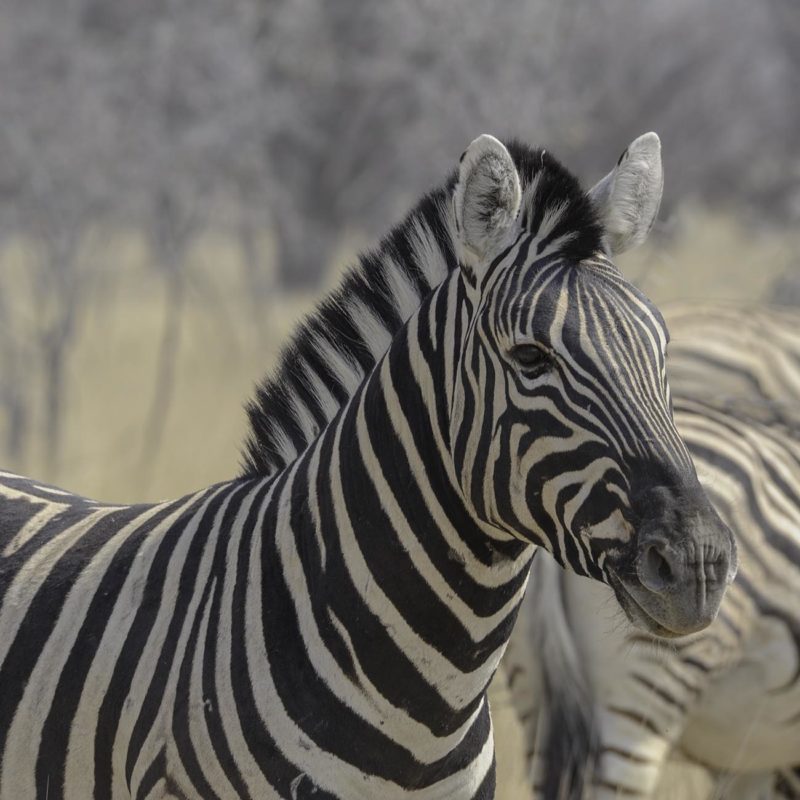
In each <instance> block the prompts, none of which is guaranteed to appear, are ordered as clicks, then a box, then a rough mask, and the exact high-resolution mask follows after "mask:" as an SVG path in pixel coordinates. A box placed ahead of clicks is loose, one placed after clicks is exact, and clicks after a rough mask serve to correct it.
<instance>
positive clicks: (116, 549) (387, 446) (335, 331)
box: [0, 135, 735, 800]
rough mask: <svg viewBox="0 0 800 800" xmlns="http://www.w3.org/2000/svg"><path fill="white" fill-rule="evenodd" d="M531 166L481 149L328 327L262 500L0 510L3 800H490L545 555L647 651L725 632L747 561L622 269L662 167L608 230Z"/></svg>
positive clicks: (339, 306) (653, 313) (278, 400)
mask: <svg viewBox="0 0 800 800" xmlns="http://www.w3.org/2000/svg"><path fill="white" fill-rule="evenodd" d="M512 149H513V150H514V159H513V160H512V157H511V155H510V154H509V152H508V150H506V148H505V147H504V146H503V145H501V144H500V143H499V142H497V140H495V139H492V138H491V137H481V138H479V139H478V140H476V141H475V142H474V143H473V144H472V145H471V146H470V148H469V149H468V150H467V152H466V153H465V154H464V156H463V157H462V161H461V164H460V167H459V175H458V179H457V180H456V181H452V180H451V181H450V182H449V183H448V184H447V186H446V187H445V188H444V189H442V190H440V191H438V192H435V193H433V194H432V195H431V196H429V197H428V198H426V199H425V200H424V201H423V202H422V204H421V205H420V206H419V207H418V209H417V210H416V211H415V212H413V213H412V215H411V217H410V218H409V220H408V221H407V222H406V223H405V224H404V225H403V226H402V227H401V228H400V229H398V230H397V231H395V232H394V233H393V234H391V235H390V236H389V237H387V239H386V240H384V242H383V243H382V246H381V249H380V250H379V251H378V252H377V253H375V254H372V255H368V256H367V257H365V259H364V260H363V261H362V264H361V265H360V266H359V267H358V268H356V270H355V271H354V272H352V273H351V275H350V276H349V277H348V278H346V279H345V281H344V284H343V288H342V289H341V290H339V291H338V292H337V293H334V295H333V296H332V298H331V299H329V301H328V302H327V303H326V304H323V307H322V309H321V310H320V311H319V312H318V313H317V314H316V315H315V316H313V317H312V318H311V319H310V320H309V321H308V323H307V324H306V325H305V327H304V328H303V329H302V331H301V333H300V334H299V335H298V336H297V337H296V339H295V341H294V343H293V344H292V345H291V346H290V348H289V349H288V350H287V354H286V357H285V360H284V366H283V368H282V370H281V371H280V372H279V374H278V375H277V376H276V378H274V379H273V380H272V381H269V382H267V383H266V384H265V385H264V386H263V387H262V389H261V391H260V393H259V398H258V402H257V403H256V404H254V405H253V407H251V418H252V420H253V437H252V439H251V442H250V447H249V458H248V474H247V475H246V476H245V477H242V478H240V479H238V480H235V481H232V482H229V483H225V484H221V485H219V486H216V487H212V488H210V489H207V490H204V491H201V492H199V493H197V494H196V495H192V496H190V497H187V498H184V499H182V500H179V501H175V502H173V503H166V504H161V505H155V506H142V507H111V506H99V505H97V504H95V503H92V502H91V501H87V500H84V499H82V498H77V497H74V496H71V495H68V494H66V493H63V492H61V491H59V490H56V489H51V488H42V487H38V486H37V485H35V484H34V483H32V482H30V481H26V480H25V479H20V478H17V477H14V476H5V477H4V478H3V479H2V481H0V497H2V513H1V515H0V520H2V528H1V529H0V536H2V540H3V550H2V561H0V570H2V571H1V572H0V576H1V577H2V581H0V591H2V593H3V595H2V604H1V605H0V632H2V644H0V646H1V647H2V648H3V651H2V656H3V657H2V659H0V713H2V714H3V715H4V722H5V725H3V726H2V733H0V736H2V762H0V797H2V798H3V800H11V798H13V800H18V798H26V797H36V796H38V797H47V798H49V799H53V798H59V797H64V798H68V799H69V800H78V798H81V800H85V798H88V797H97V798H103V799H105V798H129V797H137V798H156V797H166V796H174V797H181V798H184V797H185V798H203V800H208V799H209V798H213V797H220V798H229V797H258V798H272V797H281V798H291V799H292V800H298V799H299V798H304V797H311V796H313V797H314V798H315V800H324V799H325V798H340V800H359V798H362V799H363V800H367V798H375V797H381V798H387V799H388V800H394V799H395V798H397V800H400V798H416V800H427V799H428V798H429V799H430V800H439V799H440V798H441V800H444V798H458V800H461V799H462V798H463V800H468V799H469V798H474V799H475V800H488V798H491V797H492V796H493V793H494V750H493V742H492V731H491V721H490V717H489V709H488V705H487V702H486V687H487V685H488V683H489V681H490V679H491V677H492V674H493V673H494V671H495V668H496V666H497V664H498V663H499V660H500V658H501V656H502V654H503V651H504V649H505V645H506V642H507V640H508V637H509V636H510V632H511V628H512V626H513V623H514V621H515V618H516V614H517V610H518V606H519V603H520V600H521V598H522V595H523V592H524V589H525V583H526V581H527V575H528V565H529V562H530V559H531V557H532V553H533V550H534V544H539V545H543V546H545V547H546V548H547V549H549V550H550V551H551V552H553V553H554V555H555V556H556V557H557V558H558V559H559V560H560V561H561V563H563V564H564V565H565V566H568V567H569V568H571V569H575V570H579V571H580V572H582V573H584V574H590V575H592V576H593V577H594V578H595V579H602V580H609V581H613V583H614V586H615V590H616V591H617V592H619V593H621V595H623V596H624V597H625V598H628V599H627V600H626V602H628V603H629V604H631V603H633V601H632V600H630V598H631V597H633V596H634V595H635V596H636V597H637V598H638V603H639V604H638V605H636V604H635V603H634V604H633V605H629V608H630V613H631V614H632V615H634V616H635V618H636V619H637V620H638V621H639V623H640V624H641V625H642V626H643V627H644V628H645V629H649V630H654V631H657V632H659V633H663V634H665V635H675V634H676V633H680V632H685V631H687V630H696V629H699V628H701V627H703V626H704V625H706V624H708V622H709V621H710V620H711V619H712V618H713V616H714V614H715V613H716V609H717V607H718V605H719V602H720V600H721V597H722V593H723V591H724V589H725V587H726V585H727V583H728V582H729V581H730V576H731V574H732V571H733V569H734V568H735V548H734V546H733V542H732V539H731V536H730V531H729V530H728V529H727V528H726V527H725V526H724V525H723V524H722V523H721V521H720V520H719V518H718V517H717V515H716V513H715V512H714V511H713V509H712V507H711V506H710V504H709V503H708V500H707V499H706V497H705V495H704V494H703V493H702V490H701V489H700V486H699V484H698V482H697V478H696V475H695V473H694V470H693V468H692V465H691V461H690V459H689V457H688V454H687V453H686V450H685V447H684V445H683V443H682V441H681V440H680V437H679V436H678V434H677V432H676V430H675V428H674V425H673V423H672V420H671V417H670V413H669V406H668V394H669V390H668V388H667V386H666V381H665V376H664V349H665V346H666V332H665V330H664V326H663V321H662V319H661V317H660V315H659V314H658V312H657V310H656V309H654V308H653V306H652V305H651V304H650V303H649V302H648V301H647V299H646V298H645V297H644V296H643V295H642V294H641V293H639V292H638V291H637V290H635V289H634V288H633V287H632V286H631V285H630V284H628V283H627V282H626V281H625V280H624V279H623V278H622V276H621V275H620V274H619V273H618V272H617V271H616V269H615V268H614V267H613V265H612V264H611V263H610V262H609V261H608V260H607V259H606V258H605V257H604V255H603V252H602V251H603V249H604V247H606V244H605V242H606V239H607V240H608V241H610V242H612V243H613V245H611V246H609V247H610V249H612V250H618V249H620V248H622V247H624V246H628V245H630V244H632V243H636V242H637V241H641V239H643V238H644V236H645V235H646V234H647V232H648V230H649V228H650V226H651V224H652V219H653V217H654V215H655V212H656V210H657V206H658V199H659V198H660V192H661V167H660V157H659V150H658V141H657V138H656V137H654V136H653V135H650V136H645V137H641V139H640V140H637V142H634V144H633V145H632V146H631V148H630V149H629V151H626V153H625V154H623V157H622V158H621V159H620V162H619V163H618V166H617V167H616V168H615V169H614V170H613V171H612V173H610V175H609V177H608V178H607V179H605V180H604V181H603V182H601V184H600V186H599V189H597V190H596V192H595V195H594V198H595V199H594V201H592V200H590V199H589V198H587V196H586V195H585V194H584V193H583V192H582V191H581V190H580V188H579V187H578V185H577V182H576V181H575V180H574V179H573V178H572V177H571V176H570V175H569V173H567V172H566V170H564V169H563V167H561V166H560V165H559V164H558V163H557V162H555V161H554V160H553V159H552V158H550V157H549V156H547V155H546V154H545V153H544V152H543V151H533V150H530V149H528V148H524V147H523V146H520V145H517V146H514V147H513V148H512ZM631 181H633V182H634V183H635V185H636V188H637V192H636V193H633V194H632V193H630V182H631ZM451 204H452V205H451ZM597 209H600V213H598V211H597ZM623 211H624V213H622V212H623ZM603 221H605V227H604V225H603ZM415 303H416V305H415ZM332 321H333V322H334V323H335V324H333V325H331V324H329V323H331V322H332ZM545 348H547V349H546V350H545ZM609 387H613V391H610V389H609ZM587 400H588V401H589V406H588V408H587ZM273 411H274V416H271V414H272V412H273ZM653 492H657V493H659V496H660V497H664V498H666V500H665V506H664V508H663V509H661V510H660V511H658V512H655V513H654V512H652V511H651V510H650V509H649V508H648V509H645V510H644V511H643V510H642V509H643V505H646V504H645V503H644V500H643V498H646V497H648V496H650V494H651V493H653ZM666 514H673V515H675V514H677V515H679V516H681V520H682V521H681V522H680V523H679V524H677V525H676V526H675V530H674V531H673V530H670V531H669V533H670V536H669V537H668V538H667V539H665V540H662V539H658V540H657V541H656V540H655V539H654V537H655V533H654V532H658V531H661V530H662V529H663V522H664V518H663V515H666ZM634 523H635V524H634ZM643 552H646V553H647V554H648V557H649V558H650V560H653V559H655V562H656V564H659V563H661V562H660V561H659V559H661V560H662V561H664V562H666V561H668V560H669V559H672V561H671V562H670V563H672V564H673V566H674V569H675V574H674V576H673V577H674V580H673V581H671V582H670V584H669V586H665V585H662V584H661V583H659V582H658V580H659V579H658V575H657V572H656V569H655V567H653V569H652V570H650V571H649V572H648V571H647V570H643V569H638V568H637V570H634V571H630V570H629V565H631V564H634V563H636V559H637V554H640V553H643ZM690 556H691V557H692V558H693V559H694V560H693V561H692V563H691V567H690V568H685V567H684V566H683V564H684V562H686V561H687V559H688V558H689V557H690ZM654 585H655V587H656V588H655V589H654V588H652V587H653V586H654Z"/></svg>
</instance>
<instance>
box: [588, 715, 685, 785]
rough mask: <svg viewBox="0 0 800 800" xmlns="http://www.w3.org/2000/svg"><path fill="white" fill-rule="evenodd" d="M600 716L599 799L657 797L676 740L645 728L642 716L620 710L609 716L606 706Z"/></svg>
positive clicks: (596, 779) (597, 776) (596, 778)
mask: <svg viewBox="0 0 800 800" xmlns="http://www.w3.org/2000/svg"><path fill="white" fill-rule="evenodd" d="M614 711H615V712H616V711H617V710H616V709H615V710H614ZM599 720H600V731H601V732H600V746H599V751H598V760H597V773H596V777H595V798H596V800H618V798H621V797H628V798H653V797H655V792H656V788H657V786H658V785H659V782H660V781H661V778H662V774H663V771H664V767H665V765H666V763H667V760H668V758H669V754H670V751H671V749H672V746H673V742H672V741H671V740H670V739H669V738H667V737H665V736H660V735H658V734H657V733H654V732H650V731H644V730H643V729H642V727H641V725H640V724H639V722H638V720H635V719H632V718H628V717H627V716H625V717H622V716H620V715H619V714H618V713H614V714H613V715H612V716H609V715H608V713H607V710H606V709H603V710H602V711H601V712H600V714H599Z"/></svg>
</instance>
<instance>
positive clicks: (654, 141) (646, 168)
mask: <svg viewBox="0 0 800 800" xmlns="http://www.w3.org/2000/svg"><path fill="white" fill-rule="evenodd" d="M663 191H664V170H663V169H662V166H661V140H660V139H659V138H658V136H657V135H656V134H655V133H645V134H643V135H642V136H640V137H639V138H638V139H634V140H633V141H632V142H631V143H630V145H628V148H627V150H625V152H624V153H623V154H622V155H621V156H620V159H619V161H618V162H617V166H616V167H614V169H612V170H611V172H609V173H608V175H606V176H605V178H603V179H602V180H601V181H599V182H598V183H597V184H595V186H594V187H593V188H592V189H591V190H590V191H589V196H590V197H591V198H592V200H593V201H594V202H595V204H596V206H597V208H598V210H599V211H600V217H601V220H602V222H603V225H604V226H605V230H606V241H607V244H608V250H609V252H610V254H611V255H616V254H617V253H622V252H624V251H625V250H629V249H630V248H632V247H636V246H637V245H640V244H641V243H642V242H643V241H644V240H645V239H646V238H647V234H648V233H650V229H651V228H652V227H653V223H654V222H655V220H656V216H657V214H658V207H659V206H660V205H661V194H662V192H663Z"/></svg>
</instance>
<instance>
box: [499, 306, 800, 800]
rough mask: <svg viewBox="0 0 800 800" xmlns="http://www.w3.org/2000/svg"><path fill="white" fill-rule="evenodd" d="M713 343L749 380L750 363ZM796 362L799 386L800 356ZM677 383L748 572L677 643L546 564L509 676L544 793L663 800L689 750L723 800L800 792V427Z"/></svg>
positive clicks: (691, 439)
mask: <svg viewBox="0 0 800 800" xmlns="http://www.w3.org/2000/svg"><path fill="white" fill-rule="evenodd" d="M705 310H706V312H708V311H709V309H705ZM684 311H685V309H684V310H683V311H682V312H681V313H683V312H684ZM725 313H727V311H726V312H725ZM692 315H693V318H694V319H695V320H701V319H703V315H702V314H701V313H699V312H698V313H697V315H696V316H694V312H692ZM676 316H679V315H672V319H673V322H674V321H675V320H676ZM712 316H713V314H712ZM783 324H785V325H786V330H785V331H784V333H789V332H790V331H791V330H792V329H794V328H795V324H796V317H795V319H794V322H792V320H791V319H790V318H788V317H787V318H786V319H785V320H781V321H776V320H774V319H773V320H772V323H771V325H772V328H773V332H780V331H779V330H778V329H779V328H780V326H781V325H783ZM678 327H679V326H678ZM692 327H694V326H692ZM723 330H724V326H723ZM686 332H687V331H686V330H683V331H682V333H683V334H686ZM676 338H677V336H676ZM704 341H705V342H706V343H708V340H707V339H706V340H704ZM774 341H775V342H777V341H779V339H776V340H774ZM716 345H717V347H714V346H711V347H709V349H708V352H709V353H716V355H717V356H719V355H720V354H721V353H723V352H727V354H728V356H729V357H730V362H729V363H731V364H732V363H734V362H735V361H736V360H737V359H738V363H739V367H740V369H739V370H738V371H737V375H738V376H739V377H741V375H743V374H744V369H745V365H746V364H747V363H748V362H749V359H750V354H748V353H747V352H746V351H744V350H743V349H742V347H741V346H740V347H739V348H738V349H737V348H731V349H730V350H728V351H725V349H724V348H723V347H721V346H719V345H720V343H719V342H717V343H716ZM696 347H697V349H696V350H695V353H699V352H700V346H699V345H697V346H696ZM693 357H694V355H693V354H690V355H689V359H690V360H691V359H692V358H693ZM784 364H785V365H786V364H788V365H789V367H790V369H786V368H784V373H785V374H784V376H783V377H784V378H785V379H786V380H787V381H791V380H793V376H792V375H791V374H789V373H790V372H791V370H792V369H796V367H797V366H800V362H797V365H793V364H792V362H791V361H786V362H784ZM682 366H683V367H689V366H690V364H687V363H682ZM676 372H680V370H676ZM689 372H691V370H689ZM672 373H673V370H672V368H670V374H671V375H672ZM679 385H680V384H679V383H678V384H677V385H676V386H675V387H674V392H675V395H674V396H673V403H674V410H675V421H676V424H677V426H678V429H679V430H680V431H681V434H682V435H683V437H684V439H685V441H686V443H687V445H688V447H689V451H690V453H691V454H692V456H693V458H694V459H695V462H696V463H697V465H698V472H699V474H700V475H701V480H702V482H703V484H704V485H705V487H706V490H707V491H708V493H709V495H710V496H711V498H712V500H713V502H714V503H715V505H716V507H717V508H718V510H720V511H721V512H722V516H723V518H724V519H726V520H728V522H729V524H730V525H731V527H732V528H733V530H734V531H735V533H736V536H737V540H738V544H739V548H740V552H741V553H742V557H741V562H740V570H739V573H738V575H737V578H736V581H735V582H734V584H733V585H732V587H731V589H730V590H729V592H728V594H727V595H726V597H725V601H724V603H723V605H722V607H721V609H720V613H719V616H718V617H717V619H716V620H715V622H714V623H713V624H712V625H711V626H710V627H709V628H708V629H706V630H705V631H703V632H702V633H699V634H697V635H695V636H690V637H686V638H685V639H683V640H677V641H676V643H675V645H674V646H673V647H668V648H667V647H664V646H663V645H661V646H659V645H658V643H657V642H656V641H655V640H654V639H653V638H652V637H651V636H649V635H648V634H647V633H644V632H641V631H635V630H632V629H630V628H629V627H626V626H624V625H620V624H619V619H618V615H616V614H615V613H614V601H613V598H611V597H609V596H608V594H607V593H605V592H603V591H602V587H599V590H595V588H594V587H593V586H587V585H586V582H585V581H582V580H581V579H580V578H574V577H572V576H569V575H566V574H563V573H562V571H561V570H560V568H559V567H558V566H557V565H556V564H555V562H553V561H552V559H548V558H537V559H536V560H535V562H534V565H533V567H532V572H531V588H532V591H531V594H530V597H529V598H528V600H527V602H526V604H525V605H524V606H523V610H522V612H521V620H520V623H519V625H518V627H517V628H516V629H515V632H514V635H513V637H512V642H511V644H510V646H509V648H508V651H507V653H506V657H505V662H504V667H505V671H504V673H503V675H504V678H505V679H506V680H508V682H509V684H510V689H511V692H512V694H513V695H514V697H515V701H516V702H515V705H516V707H517V711H518V714H519V717H520V720H521V721H522V722H523V726H524V730H525V737H526V746H527V749H528V758H529V759H530V765H531V771H532V773H533V775H534V796H535V797H542V798H581V797H586V796H591V797H593V798H606V797H609V798H610V797H641V798H646V797H653V796H655V795H656V792H657V790H658V789H659V788H660V789H661V791H662V792H664V791H665V789H667V784H668V780H669V778H668V777H667V776H668V775H669V774H670V773H668V772H666V773H665V768H666V767H667V766H668V764H667V759H668V757H669V756H670V755H671V754H672V753H673V752H675V749H676V748H677V750H678V751H679V752H680V754H682V755H683V756H684V757H688V758H689V759H690V761H692V762H695V763H698V764H700V765H702V766H704V767H705V768H707V770H708V771H709V773H710V775H711V776H713V775H719V774H720V773H721V774H722V776H723V777H722V779H721V784H722V786H723V787H724V790H723V793H722V794H721V795H719V796H724V797H725V798H741V800H754V799H755V798H772V797H777V796H778V792H780V796H782V797H789V798H795V800H796V798H800V791H799V789H800V782H798V776H800V770H797V771H795V772H794V773H792V772H790V771H789V768H790V767H791V765H792V764H798V765H800V615H798V605H797V598H798V596H800V436H798V434H800V427H796V428H794V429H789V428H787V427H786V425H784V424H764V422H763V421H762V420H754V419H752V418H748V416H747V415H746V414H743V413H742V412H741V409H739V410H738V412H737V411H732V409H731V407H730V398H725V399H724V400H723V402H721V403H715V402H714V401H713V400H711V399H709V398H708V397H705V398H703V399H702V400H698V399H693V398H690V397H688V396H677V395H678V391H679V389H678V386H679ZM751 385H754V384H751ZM787 434H789V435H787ZM778 770H780V771H781V772H780V774H777V773H776V771H778ZM590 787H591V788H590ZM665 796H678V795H670V794H669V793H668V791H667V792H666V793H665ZM680 796H681V797H686V796H687V795H686V794H683V793H681V794H680ZM714 796H716V795H714Z"/></svg>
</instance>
